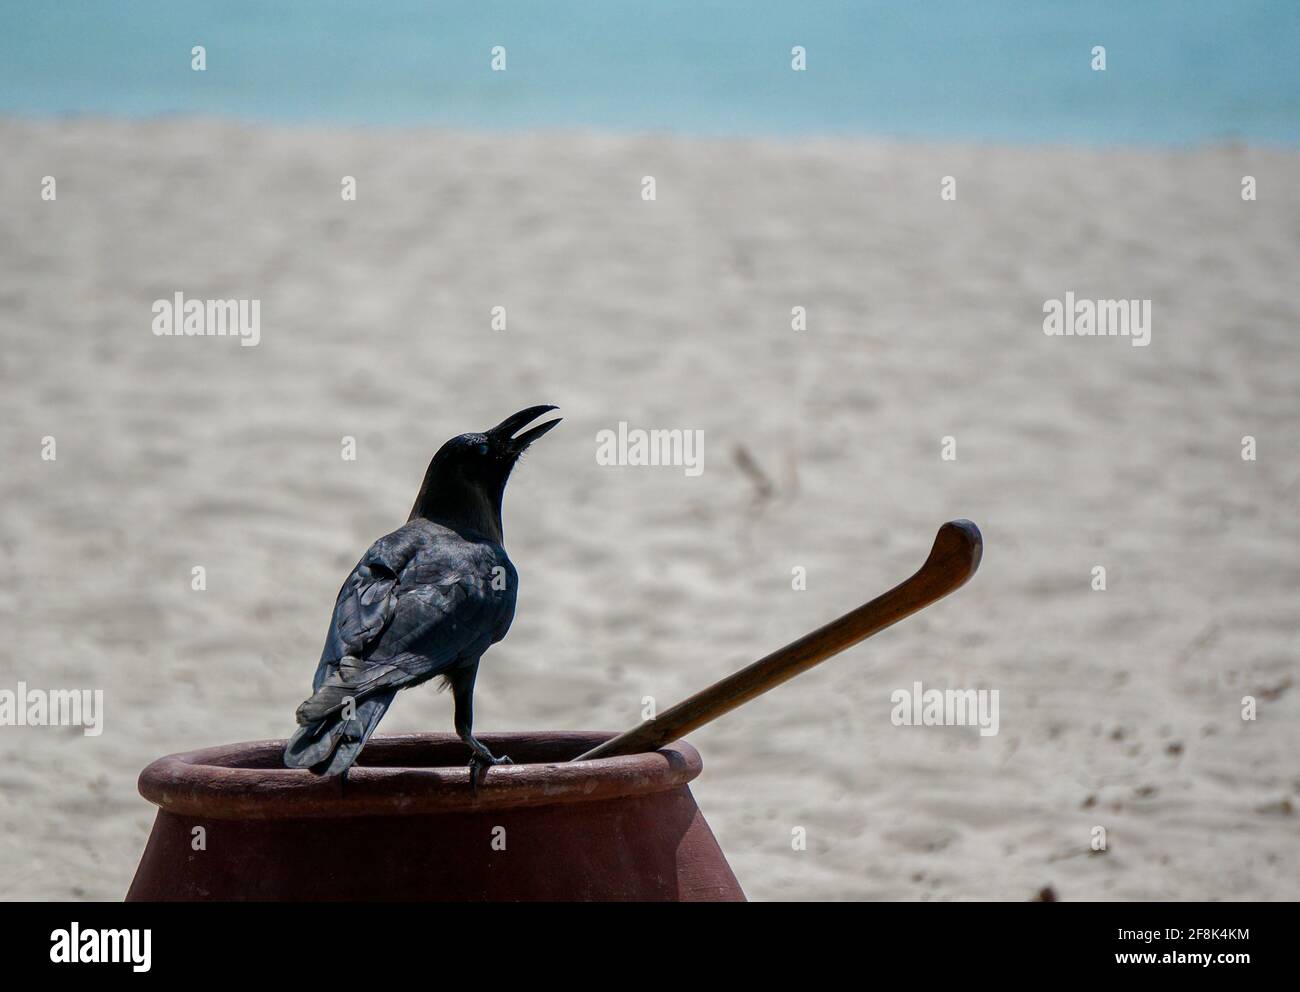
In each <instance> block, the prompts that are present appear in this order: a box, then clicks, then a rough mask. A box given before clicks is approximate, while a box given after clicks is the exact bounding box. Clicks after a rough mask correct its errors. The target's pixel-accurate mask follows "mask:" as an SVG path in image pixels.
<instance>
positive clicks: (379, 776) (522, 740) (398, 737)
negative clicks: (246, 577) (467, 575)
mask: <svg viewBox="0 0 1300 992" xmlns="http://www.w3.org/2000/svg"><path fill="white" fill-rule="evenodd" d="M614 736H615V735H614V734H612V733H600V732H593V731H535V732H523V733H503V734H483V735H481V736H480V740H482V741H483V743H485V744H486V745H487V746H488V747H489V748H490V749H492V751H493V752H495V753H497V754H501V753H505V754H512V756H513V754H522V755H528V754H531V753H533V752H536V751H539V750H540V751H543V752H548V753H549V754H551V755H553V757H552V758H551V760H539V761H533V762H521V763H519V764H512V765H498V766H496V767H493V768H490V769H488V770H487V772H486V774H485V775H484V777H483V778H482V779H481V780H480V784H479V786H478V790H477V792H476V793H475V792H473V791H471V789H470V781H469V774H470V772H469V768H468V767H466V766H463V765H460V764H459V761H461V760H465V759H466V758H467V756H468V751H467V750H466V749H465V747H464V745H463V744H462V743H461V742H460V741H459V739H458V738H457V737H456V736H455V735H454V734H393V735H376V736H375V737H374V738H372V739H371V741H370V742H369V743H368V744H367V745H366V749H365V751H364V752H362V760H363V761H364V760H366V759H367V758H369V760H370V761H371V762H373V763H371V764H358V765H355V766H354V767H353V768H352V769H351V770H350V771H349V772H348V776H347V781H346V782H343V781H342V780H340V779H339V778H337V777H336V778H328V779H327V778H321V777H319V776H317V775H314V774H312V773H311V772H310V771H307V770H306V769H298V768H284V767H282V766H280V765H279V758H280V755H281V754H282V753H283V750H284V744H285V742H284V741H283V740H270V741H246V742H243V743H239V744H227V745H222V746H220V747H210V748H203V749H200V750H197V751H186V752H181V753H178V754H169V755H167V756H166V757H163V758H159V759H158V760H157V761H155V762H153V763H152V764H150V765H149V766H148V767H147V768H145V770H144V771H143V772H141V773H140V780H139V789H140V795H142V796H144V798H145V799H148V800H149V801H150V802H152V803H154V804H155V805H157V806H158V807H159V808H160V809H162V810H163V811H165V812H167V813H173V814H177V815H182V816H188V817H192V818H196V819H227V820H229V819H236V820H261V819H292V818H300V817H352V816H403V815H418V814H423V813H456V812H461V813H464V812H475V811H480V810H488V809H503V808H511V807H524V806H543V805H553V804H558V803H576V802H592V801H596V800H602V799H613V798H619V797H626V796H638V795H647V794H650V793H656V792H663V791H666V790H669V789H674V788H677V787H679V786H682V785H685V784H686V783H687V782H690V781H691V780H692V779H694V778H695V777H696V776H697V775H699V774H700V772H701V770H702V769H703V767H704V765H703V762H702V761H701V760H700V755H699V752H698V751H696V750H695V748H693V747H692V746H691V745H690V744H688V743H687V742H686V741H674V742H673V743H672V744H668V745H666V746H664V747H662V748H660V749H659V750H657V751H651V752H648V753H645V754H635V755H626V756H622V757H617V758H601V759H597V760H595V761H583V762H569V760H568V758H569V757H573V756H576V755H578V754H581V753H582V752H583V751H586V750H588V749H589V748H592V747H595V746H596V745H597V744H600V743H603V742H604V741H606V740H609V739H610V738H612V737H614ZM431 755H440V756H444V757H447V758H453V757H454V759H455V760H456V761H457V763H456V764H451V765H448V766H432V765H419V764H415V765H411V764H406V763H396V762H401V761H402V759H404V758H406V759H411V758H420V757H425V758H427V757H429V756H431Z"/></svg>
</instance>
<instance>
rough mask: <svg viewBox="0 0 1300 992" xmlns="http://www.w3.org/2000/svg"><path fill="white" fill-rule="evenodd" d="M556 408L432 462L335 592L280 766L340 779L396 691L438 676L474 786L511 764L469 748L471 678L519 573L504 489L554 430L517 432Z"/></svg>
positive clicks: (506, 625) (501, 628)
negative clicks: (392, 525)
mask: <svg viewBox="0 0 1300 992" xmlns="http://www.w3.org/2000/svg"><path fill="white" fill-rule="evenodd" d="M554 409H555V407H553V406H534V407H529V408H528V409H527V410H521V411H520V412H519V413H516V414H515V415H514V416H512V417H507V418H506V419H505V420H504V421H502V422H501V423H500V424H498V425H497V426H496V427H493V428H492V429H491V430H489V431H484V432H483V433H481V434H462V435H460V436H459V437H454V438H452V439H451V440H450V441H448V442H447V443H446V444H444V445H443V446H442V447H441V448H440V449H439V450H438V453H437V454H436V455H434V456H433V461H431V462H430V463H429V469H428V471H427V472H426V473H425V475H424V484H423V485H422V486H421V487H420V493H419V495H418V496H417V497H416V499H415V506H414V507H413V508H412V509H411V516H410V518H409V519H408V520H407V522H406V525H405V526H404V527H402V528H401V529H400V530H396V531H393V533H391V534H389V535H387V536H386V537H381V538H380V539H379V540H378V541H376V542H375V543H374V544H372V545H371V546H370V550H369V551H367V552H366V553H365V555H364V556H363V557H362V559H361V561H359V562H358V563H357V566H356V568H354V569H353V570H352V574H351V575H349V576H348V577H347V580H346V581H345V582H344V583H343V588H342V589H340V590H339V595H338V599H337V601H336V602H335V604H334V616H333V618H332V619H331V620H330V628H329V633H328V634H327V635H326V637H325V648H324V650H323V651H322V652H321V659H320V664H319V665H318V666H317V668H316V677H315V678H314V679H313V680H312V690H313V693H312V696H311V698H310V699H308V700H307V701H306V702H304V703H303V704H302V705H301V706H299V707H298V714H297V716H298V723H299V725H300V726H299V728H298V731H297V733H295V734H294V735H293V737H292V738H291V739H290V740H289V743H288V744H287V745H286V747H285V749H284V762H285V764H286V765H288V766H290V767H293V768H310V769H311V770H312V771H314V772H317V773H319V774H322V775H338V774H341V773H344V772H346V771H347V769H348V768H349V767H350V766H351V765H352V763H353V762H354V761H356V759H357V755H358V754H360V753H361V749H362V748H363V747H364V746H365V743H366V741H367V740H369V738H370V735H371V734H372V733H374V730H375V727H376V726H377V725H378V723H379V721H380V719H381V718H382V717H383V715H384V712H385V710H387V709H388V705H389V704H390V703H391V702H392V701H393V697H394V696H395V695H396V694H397V690H399V689H407V688H410V687H411V686H414V685H419V684H420V683H421V682H427V681H428V680H429V679H431V678H433V677H434V676H442V677H443V678H444V679H445V680H446V682H447V684H449V685H450V686H451V690H452V694H453V696H454V699H455V707H456V717H455V722H456V733H457V734H459V735H460V737H461V739H462V740H463V741H464V742H465V743H466V744H467V745H468V746H469V749H470V752H471V755H472V758H471V760H470V764H471V766H473V768H472V771H471V780H473V779H474V778H476V777H477V775H478V773H479V772H480V771H481V770H482V769H483V768H486V767H487V766H488V765H494V764H500V763H502V762H508V761H509V760H510V759H509V758H506V757H501V758H497V757H494V756H493V754H492V753H491V752H490V751H489V750H488V749H487V748H486V747H485V746H484V745H483V744H481V743H479V742H478V741H477V740H475V739H474V734H473V724H474V679H475V676H476V675H477V674H478V662H479V658H480V656H481V655H482V654H483V652H484V651H486V650H487V649H488V647H489V646H490V645H492V644H494V643H495V642H497V641H499V640H501V638H503V637H504V636H505V635H506V631H507V630H509V629H510V621H511V620H513V619H514V615H515V594H516V591H517V586H518V576H517V574H516V573H515V567H514V565H513V564H511V562H510V559H509V558H508V557H507V556H506V550H505V548H504V547H503V546H502V532H501V498H502V495H503V494H504V492H505V486H506V480H507V479H508V478H509V476H510V470H511V469H512V468H513V467H514V465H515V462H516V461H517V460H518V458H519V456H520V455H521V454H522V453H523V451H524V449H525V448H527V447H528V445H529V444H531V443H532V442H533V441H535V440H537V439H538V438H539V437H541V436H542V435H543V434H545V433H546V432H547V431H548V430H550V429H551V428H552V427H554V426H555V425H556V424H558V423H559V422H560V421H559V418H556V419H555V420H549V421H547V422H546V423H544V424H540V425H538V426H537V427H533V428H531V429H530V430H527V431H524V432H523V433H522V434H518V435H516V434H515V432H516V431H518V430H519V429H520V428H522V427H523V426H524V425H525V424H528V423H530V422H531V421H533V420H535V419H536V418H537V417H539V416H540V415H541V414H543V413H545V412H546V411H548V410H554Z"/></svg>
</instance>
